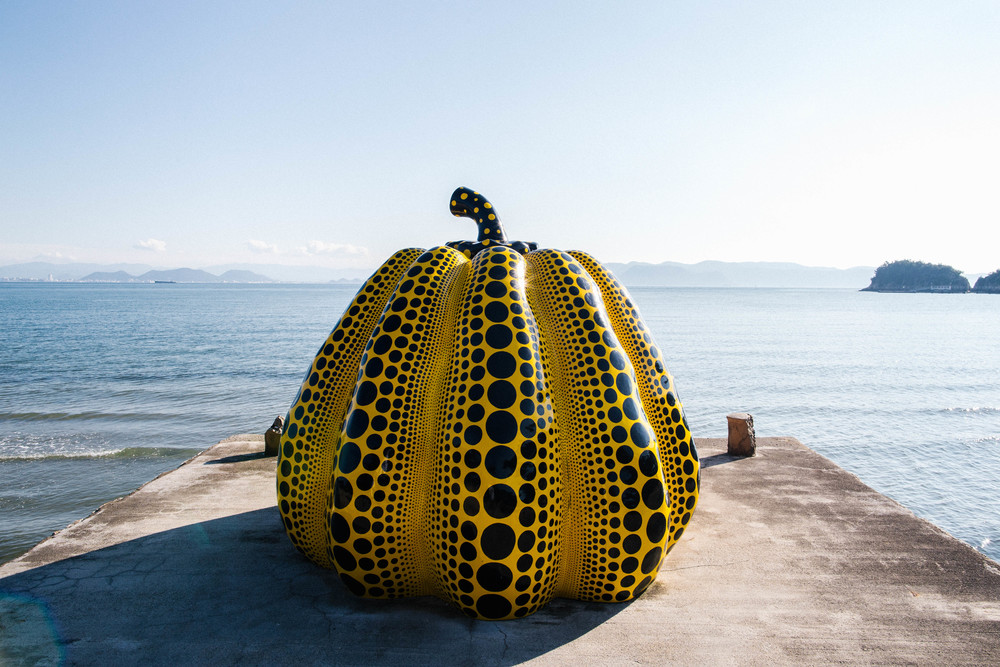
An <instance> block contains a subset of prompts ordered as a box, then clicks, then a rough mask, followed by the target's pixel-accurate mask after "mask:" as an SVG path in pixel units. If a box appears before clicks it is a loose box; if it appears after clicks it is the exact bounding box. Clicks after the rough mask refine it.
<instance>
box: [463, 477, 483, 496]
mask: <svg viewBox="0 0 1000 667" xmlns="http://www.w3.org/2000/svg"><path fill="white" fill-rule="evenodd" d="M481 484H482V480H481V479H479V475H478V474H476V473H474V472H470V473H469V474H468V475H466V476H465V488H466V490H468V491H469V492H470V493H475V492H476V491H478V490H479V487H480V485H481Z"/></svg>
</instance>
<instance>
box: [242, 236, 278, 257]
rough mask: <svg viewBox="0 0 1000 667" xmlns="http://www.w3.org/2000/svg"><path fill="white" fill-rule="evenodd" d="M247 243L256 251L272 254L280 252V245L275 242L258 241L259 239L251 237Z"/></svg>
mask: <svg viewBox="0 0 1000 667" xmlns="http://www.w3.org/2000/svg"><path fill="white" fill-rule="evenodd" d="M247 245H248V246H249V247H250V249H251V250H253V251H254V252H261V253H267V254H271V255H276V254H277V253H278V246H276V245H274V244H273V243H268V242H267V241H258V240H257V239H250V240H249V241H247Z"/></svg>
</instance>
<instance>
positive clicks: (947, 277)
mask: <svg viewBox="0 0 1000 667" xmlns="http://www.w3.org/2000/svg"><path fill="white" fill-rule="evenodd" d="M977 284H978V283H977ZM969 290H970V287H969V281H968V279H966V278H965V276H963V275H962V274H961V272H960V271H959V270H958V269H955V268H953V267H950V266H947V265H946V264H927V263H926V262H914V261H912V260H908V259H904V260H900V261H896V262H886V263H885V264H883V265H882V266H880V267H878V268H877V269H875V276H874V277H872V283H871V285H869V286H868V287H865V288H864V289H862V290H861V291H862V292H907V293H914V292H934V293H941V294H964V293H965V292H968V291H969Z"/></svg>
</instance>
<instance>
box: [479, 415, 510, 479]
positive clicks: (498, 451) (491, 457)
mask: <svg viewBox="0 0 1000 667" xmlns="http://www.w3.org/2000/svg"><path fill="white" fill-rule="evenodd" d="M487 430H489V425H488V423H487ZM515 470H517V454H515V453H514V450H513V449H511V448H510V447H505V446H503V445H499V446H497V447H493V448H491V449H490V451H489V452H487V453H486V472H488V473H490V474H491V475H493V476H494V477H496V478H497V479H507V478H508V477H510V476H511V475H513V474H514V471H515Z"/></svg>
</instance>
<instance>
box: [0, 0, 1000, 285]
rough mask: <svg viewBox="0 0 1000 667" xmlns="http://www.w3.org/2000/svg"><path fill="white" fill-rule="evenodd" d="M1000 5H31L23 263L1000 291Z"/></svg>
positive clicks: (20, 97) (15, 161) (9, 111)
mask: <svg viewBox="0 0 1000 667" xmlns="http://www.w3.org/2000/svg"><path fill="white" fill-rule="evenodd" d="M997 35H1000V3H996V2H960V1H956V2H926V3H925V2H916V1H913V2H903V1H900V2H872V1H866V2H833V3H822V2H753V3H736V2H731V3H730V2H703V3H688V2H662V1H661V2H616V3H581V2H573V3H570V2H553V3H536V2H531V3H521V2H510V3H476V4H472V3H458V2H422V3H344V2H314V3H313V2H292V3H272V2H233V3H219V2H181V1H177V0H174V1H171V2H166V3H152V2H120V3H117V2H40V1H26V2H4V3H2V4H0V182H2V186H0V264H9V263H14V262H21V261H31V260H36V259H47V260H52V259H58V260H59V261H71V260H72V261H87V262H103V263H111V262H141V263H148V264H153V265H158V266H174V267H176V266H192V267H202V266H212V265H217V264H224V263H239V262H243V263H260V264H309V265H319V266H329V267H362V268H366V267H374V266H376V265H377V264H378V263H379V262H380V261H381V260H382V259H383V258H385V257H386V256H388V255H389V254H390V253H391V252H393V251H394V250H396V249H398V248H401V247H408V246H421V247H429V246H433V245H437V244H440V243H443V242H445V241H449V240H455V239H460V238H470V237H471V236H473V234H474V231H475V228H474V226H473V225H472V223H471V222H469V221H467V220H458V219H456V218H453V217H452V216H451V215H450V214H449V213H448V210H447V204H448V197H449V195H450V194H451V192H452V190H453V189H454V188H455V187H457V186H459V185H466V186H468V187H472V188H475V189H477V190H479V191H481V192H483V193H484V194H485V195H486V196H487V197H489V198H490V199H491V200H492V201H493V202H494V204H495V205H496V208H497V210H498V211H499V212H500V216H501V218H502V219H503V221H504V224H505V226H506V228H507V231H508V234H509V235H510V236H511V237H513V238H521V239H525V240H534V241H537V242H539V243H540V244H541V245H543V246H549V247H558V248H565V249H580V250H587V251H590V252H591V253H593V254H594V255H595V256H597V257H598V258H600V259H603V260H605V261H628V260H641V261H648V262H661V261H677V262H697V261H700V260H705V259H718V260H726V261H755V260H761V261H793V262H799V263H802V264H807V265H812V266H836V267H841V268H846V267H850V266H856V265H878V264H881V263H882V262H883V261H885V260H892V259H902V258H909V259H915V260H922V261H928V262H941V263H947V264H952V265H954V266H955V267H956V268H959V269H961V270H963V271H967V272H989V271H993V270H995V269H997V268H1000V252H998V248H1000V220H998V208H1000V201H998V192H1000V187H998V184H1000V123H998V122H997V118H1000V39H997Z"/></svg>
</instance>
